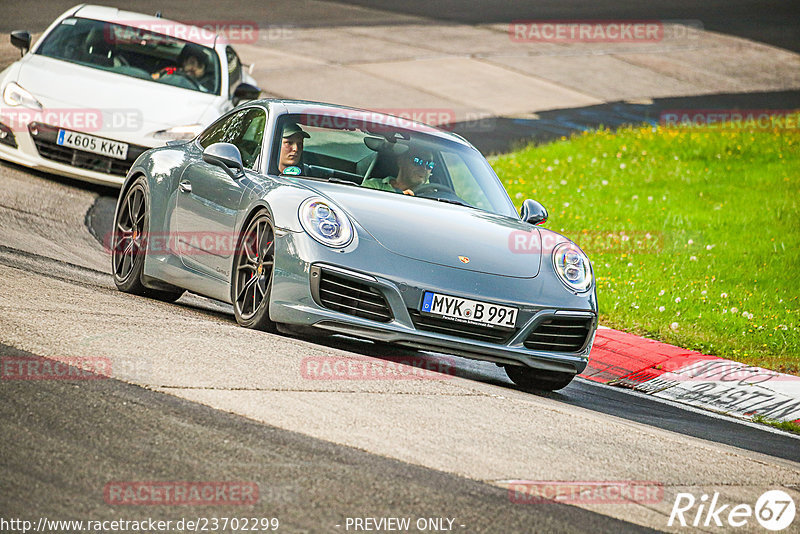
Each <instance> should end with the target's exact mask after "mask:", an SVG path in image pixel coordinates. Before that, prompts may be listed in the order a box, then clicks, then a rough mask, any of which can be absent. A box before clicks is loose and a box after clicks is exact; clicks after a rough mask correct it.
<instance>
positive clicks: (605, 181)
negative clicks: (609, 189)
mask: <svg viewBox="0 0 800 534" xmlns="http://www.w3.org/2000/svg"><path fill="white" fill-rule="evenodd" d="M600 183H601V184H603V185H608V180H603V181H602V182H600Z"/></svg>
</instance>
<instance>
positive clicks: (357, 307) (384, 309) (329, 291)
mask: <svg viewBox="0 0 800 534" xmlns="http://www.w3.org/2000/svg"><path fill="white" fill-rule="evenodd" d="M314 273H316V274H314ZM311 280H312V282H311V284H312V286H311V289H312V294H313V295H314V299H315V300H316V301H317V303H318V304H320V305H321V306H324V307H325V308H328V309H331V310H334V311H337V312H341V313H346V314H348V315H354V316H356V317H361V318H363V319H370V320H372V321H378V322H381V323H388V322H389V321H391V320H392V311H391V309H390V308H389V304H388V303H387V302H386V298H385V297H384V296H383V293H381V292H380V291H379V290H378V289H376V288H374V287H372V286H370V285H369V284H367V283H365V282H358V281H355V280H353V279H351V278H348V277H345V276H341V275H339V274H337V273H334V272H333V271H329V270H325V269H320V268H318V267H313V268H312V277H311Z"/></svg>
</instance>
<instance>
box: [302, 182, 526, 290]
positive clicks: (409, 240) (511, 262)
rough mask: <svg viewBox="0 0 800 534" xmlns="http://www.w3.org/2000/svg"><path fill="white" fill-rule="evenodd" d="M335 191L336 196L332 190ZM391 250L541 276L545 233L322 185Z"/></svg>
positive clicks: (467, 212) (478, 214) (425, 202)
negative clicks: (542, 234)
mask: <svg viewBox="0 0 800 534" xmlns="http://www.w3.org/2000/svg"><path fill="white" fill-rule="evenodd" d="M334 188H335V190H334ZM317 189H319V190H320V191H323V190H324V192H325V193H327V194H328V195H329V196H330V197H331V198H332V199H334V201H335V202H336V203H337V204H338V205H339V206H341V207H342V208H344V209H345V210H347V212H348V213H349V215H350V216H351V217H352V218H353V219H354V220H355V221H356V222H357V223H358V224H359V225H360V226H361V227H362V228H363V229H365V230H366V231H367V232H369V233H370V235H372V236H373V237H374V238H375V240H376V241H378V242H379V243H380V244H381V245H382V246H383V247H385V248H386V249H387V250H389V251H391V252H393V253H395V254H399V255H401V256H405V257H409V258H414V259H417V260H421V261H425V262H429V263H434V264H438V265H444V266H447V267H453V268H456V269H464V270H468V271H476V272H482V273H487V274H496V275H501V276H513V277H519V278H532V277H534V276H536V275H538V274H539V264H540V260H541V232H540V229H539V228H536V227H534V226H531V225H530V224H527V223H524V222H522V221H519V220H514V219H511V218H509V217H504V216H502V215H495V214H492V213H488V212H485V211H481V210H477V209H471V208H466V207H463V206H456V205H452V204H446V203H443V202H437V201H435V200H431V199H425V198H414V197H409V196H404V195H399V194H394V193H388V192H383V191H372V190H366V191H365V190H363V189H359V188H355V187H348V186H341V185H332V184H320V186H319V187H317Z"/></svg>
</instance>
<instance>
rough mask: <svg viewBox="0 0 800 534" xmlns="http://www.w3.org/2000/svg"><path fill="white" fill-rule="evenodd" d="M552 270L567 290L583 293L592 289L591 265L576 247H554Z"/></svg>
mask: <svg viewBox="0 0 800 534" xmlns="http://www.w3.org/2000/svg"><path fill="white" fill-rule="evenodd" d="M553 268H554V269H555V270H556V274H558V277H559V278H560V279H561V281H562V282H564V285H566V286H567V287H568V288H569V289H571V290H573V291H576V292H578V293H584V292H586V291H589V290H590V289H591V288H592V284H593V282H594V276H593V275H592V265H591V264H590V263H589V258H587V257H586V254H584V253H583V251H582V250H581V249H579V248H578V247H577V245H575V244H573V243H561V244H560V245H558V246H556V248H555V249H554V250H553Z"/></svg>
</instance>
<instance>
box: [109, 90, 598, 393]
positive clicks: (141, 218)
mask: <svg viewBox="0 0 800 534" xmlns="http://www.w3.org/2000/svg"><path fill="white" fill-rule="evenodd" d="M114 217H115V218H114V222H115V228H114V231H113V232H112V233H111V234H110V237H111V242H110V246H111V249H112V267H113V274H114V280H115V283H116V285H117V287H118V288H119V289H120V290H121V291H125V292H128V293H135V294H139V295H145V296H151V297H154V298H158V299H161V300H167V301H174V300H177V299H178V298H179V297H180V296H181V294H183V292H184V291H185V290H189V291H192V292H195V293H199V294H202V295H206V296H208V297H211V298H214V299H218V300H221V301H224V302H227V303H230V304H232V305H233V309H234V314H235V317H236V321H237V322H238V323H239V324H240V325H242V326H244V327H247V328H256V329H262V330H269V331H276V330H277V331H281V332H285V333H289V334H292V333H300V334H303V333H308V332H317V333H319V332H327V333H330V334H336V333H339V334H347V335H350V336H356V337H359V338H366V339H369V340H373V341H376V342H388V343H397V344H401V345H404V346H407V347H412V348H416V349H426V350H435V351H442V352H447V353H452V354H458V355H461V356H466V357H469V358H475V359H479V360H486V361H490V362H494V363H496V364H498V365H502V366H504V367H505V369H506V372H507V374H508V376H509V377H510V378H511V379H512V380H513V381H514V382H515V383H517V384H519V385H520V386H523V387H526V388H539V389H547V390H556V389H560V388H563V387H564V386H566V385H567V384H569V382H570V381H571V380H572V379H573V378H574V376H575V375H576V374H577V373H580V372H581V371H583V369H584V368H585V367H586V364H587V360H588V356H589V351H590V349H591V345H592V341H593V339H594V333H595V330H596V328H597V295H596V291H595V285H594V277H593V273H592V267H591V264H590V262H589V260H588V258H587V257H586V256H585V255H584V253H583V252H582V251H581V250H580V248H579V247H578V246H577V245H575V244H574V243H573V242H571V241H570V240H568V239H567V238H565V237H563V236H561V235H559V234H557V233H555V232H552V231H550V230H547V229H545V228H542V227H541V226H539V225H540V224H541V223H543V222H544V221H545V220H546V218H547V211H546V210H545V209H544V208H543V207H542V206H541V205H540V204H538V203H537V202H535V201H533V200H526V201H525V203H524V204H523V206H522V210H521V216H520V215H517V213H516V210H515V208H514V205H513V203H512V202H511V200H510V199H509V197H508V194H507V193H506V191H505V189H504V188H503V186H502V184H501V182H500V180H499V179H498V178H497V176H496V175H495V174H494V172H493V171H492V168H491V167H490V165H489V164H488V162H487V161H486V160H485V159H484V158H483V156H482V155H481V154H480V153H479V152H478V151H477V150H476V149H475V148H474V147H472V146H471V145H470V144H469V143H468V142H467V141H465V140H464V139H463V138H461V137H459V136H457V135H454V134H452V133H448V132H446V131H443V130H440V129H437V128H433V127H430V126H427V125H424V124H420V123H416V122H413V121H410V120H406V119H403V118H400V117H394V116H391V115H385V114H381V113H374V112H370V111H364V110H357V109H352V108H345V107H341V106H334V105H329V104H319V103H314V102H300V101H288V100H260V101H253V102H249V103H247V104H246V105H242V106H240V107H238V108H236V109H234V110H233V111H231V112H229V113H227V114H226V115H224V116H222V117H221V118H220V119H218V120H217V121H216V122H215V123H213V124H212V125H211V126H209V127H208V128H207V129H206V130H205V131H204V132H202V133H201V134H200V135H199V136H197V137H196V138H195V139H193V140H192V141H188V142H172V143H171V144H170V145H169V146H166V147H162V148H156V149H152V150H149V151H147V152H145V153H144V154H142V155H141V156H140V157H139V158H138V159H137V160H136V162H135V163H134V164H133V166H132V167H131V169H130V171H129V172H128V175H127V178H126V180H125V183H124V185H123V187H122V190H121V191H120V196H119V200H118V202H117V208H116V213H115V216H114Z"/></svg>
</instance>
